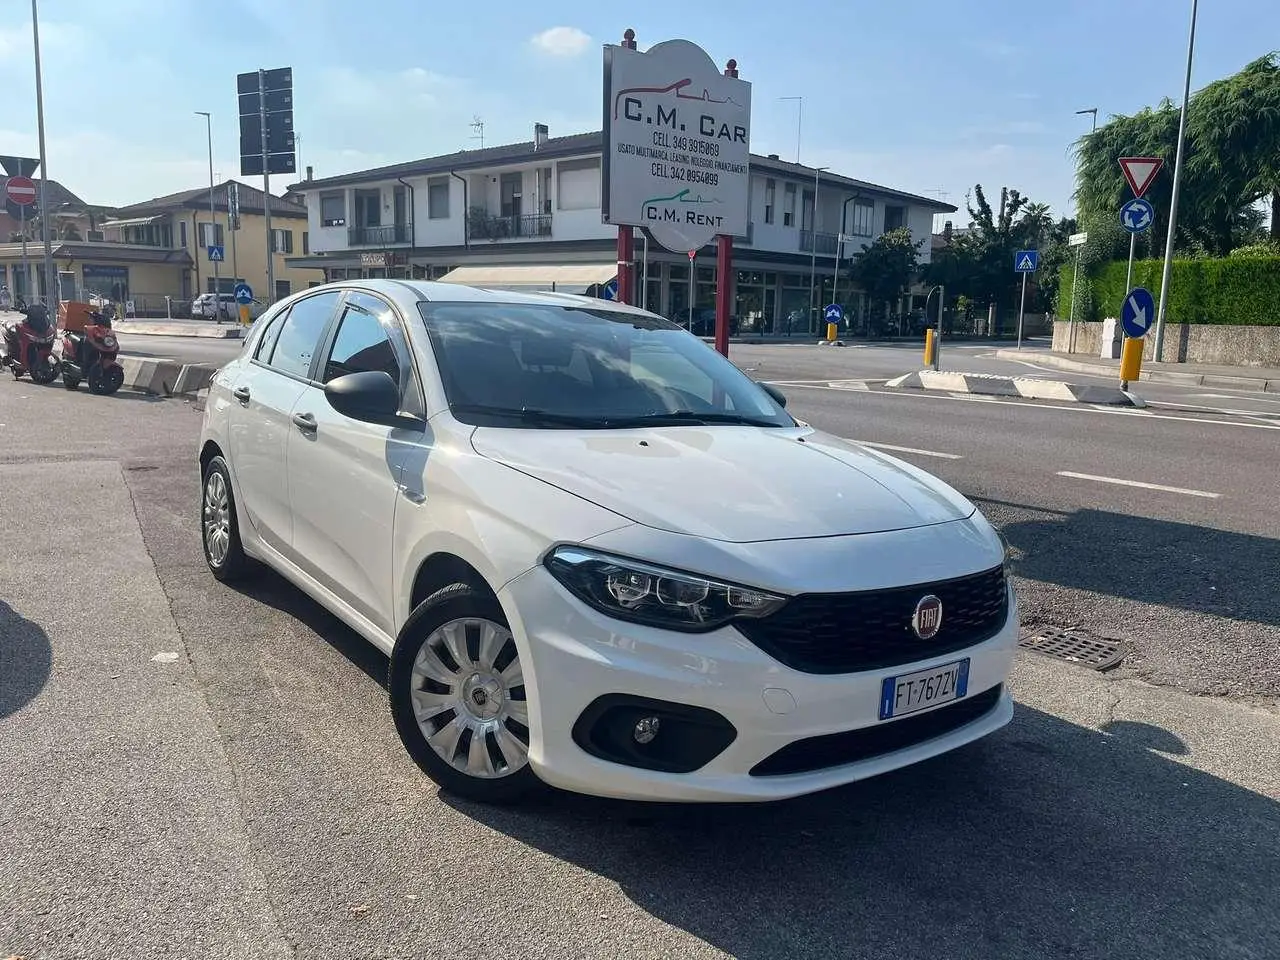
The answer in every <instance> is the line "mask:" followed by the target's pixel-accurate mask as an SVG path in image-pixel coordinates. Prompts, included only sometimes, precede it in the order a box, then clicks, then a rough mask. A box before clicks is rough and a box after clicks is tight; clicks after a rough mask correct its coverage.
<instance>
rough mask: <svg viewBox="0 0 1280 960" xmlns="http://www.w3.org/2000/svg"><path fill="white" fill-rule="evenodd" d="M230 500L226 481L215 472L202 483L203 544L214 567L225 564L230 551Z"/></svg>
mask: <svg viewBox="0 0 1280 960" xmlns="http://www.w3.org/2000/svg"><path fill="white" fill-rule="evenodd" d="M230 500H231V498H230V497H229V496H228V495H227V481H226V480H224V479H223V477H222V474H221V473H219V472H217V471H216V470H215V471H214V472H213V473H211V474H209V479H208V480H206V481H205V482H204V544H205V547H206V548H207V549H208V551H209V560H210V561H211V562H212V563H213V565H214V566H215V567H220V566H222V564H223V563H225V562H226V559H227V553H228V552H229V551H230V550H231V502H230Z"/></svg>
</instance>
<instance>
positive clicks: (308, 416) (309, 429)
mask: <svg viewBox="0 0 1280 960" xmlns="http://www.w3.org/2000/svg"><path fill="white" fill-rule="evenodd" d="M293 425H294V426H295V427H297V428H298V429H299V430H302V431H303V432H305V433H315V430H316V418H315V414H312V413H295V414H294V415H293Z"/></svg>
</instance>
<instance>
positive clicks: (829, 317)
mask: <svg viewBox="0 0 1280 960" xmlns="http://www.w3.org/2000/svg"><path fill="white" fill-rule="evenodd" d="M822 316H823V317H824V318H825V319H826V321H827V323H839V322H840V321H841V320H843V319H844V308H843V307H841V306H840V304H838V303H831V304H828V305H827V307H826V309H825V310H823V311H822Z"/></svg>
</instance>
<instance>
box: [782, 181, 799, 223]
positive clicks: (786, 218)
mask: <svg viewBox="0 0 1280 960" xmlns="http://www.w3.org/2000/svg"><path fill="white" fill-rule="evenodd" d="M782 225H783V226H784V227H794V226H795V225H796V185H795V184H794V183H788V184H785V185H784V186H783V188H782Z"/></svg>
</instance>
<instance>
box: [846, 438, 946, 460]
mask: <svg viewBox="0 0 1280 960" xmlns="http://www.w3.org/2000/svg"><path fill="white" fill-rule="evenodd" d="M853 442H854V443H860V444H862V445H863V446H864V447H875V448H876V449H877V450H892V451H893V452H894V453H915V454H919V455H920V456H922V457H937V458H938V459H939V460H963V459H964V457H963V456H962V455H960V454H958V453H939V452H938V451H937V450H921V449H920V448H919V447H895V446H894V445H893V444H892V443H872V442H871V441H870V440H854V441H853Z"/></svg>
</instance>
